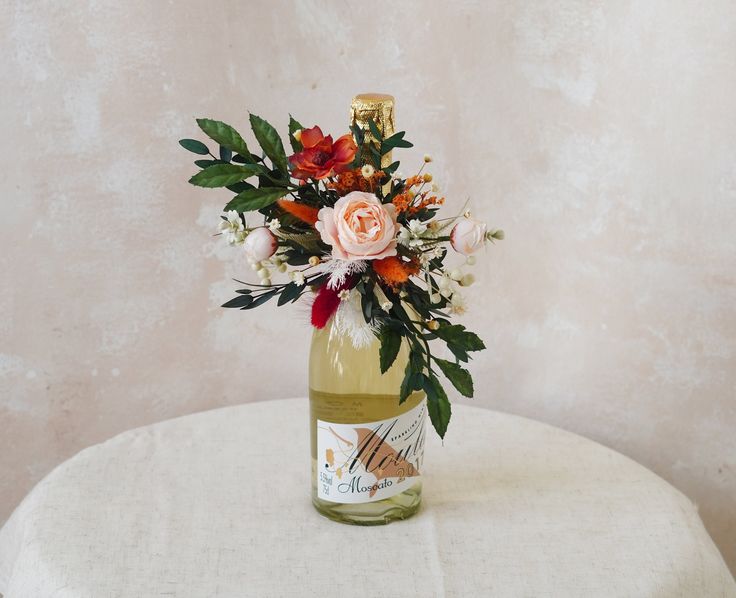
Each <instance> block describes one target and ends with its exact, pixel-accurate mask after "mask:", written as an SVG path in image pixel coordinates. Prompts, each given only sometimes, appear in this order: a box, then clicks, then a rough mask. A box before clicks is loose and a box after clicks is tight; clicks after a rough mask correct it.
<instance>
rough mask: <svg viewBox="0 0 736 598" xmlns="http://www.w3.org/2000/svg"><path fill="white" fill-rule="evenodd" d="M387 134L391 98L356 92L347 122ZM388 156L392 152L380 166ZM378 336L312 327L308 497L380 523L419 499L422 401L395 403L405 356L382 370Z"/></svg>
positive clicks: (323, 509)
mask: <svg viewBox="0 0 736 598" xmlns="http://www.w3.org/2000/svg"><path fill="white" fill-rule="evenodd" d="M370 120H373V121H374V122H375V123H376V125H377V126H378V129H379V131H381V134H382V135H383V136H384V138H385V137H389V136H390V135H392V134H393V133H394V99H393V97H391V96H389V95H383V94H362V95H358V96H355V98H353V102H352V105H351V108H350V121H351V125H357V126H359V127H360V128H361V129H363V131H364V132H365V140H364V142H365V143H366V144H371V143H374V141H375V140H374V139H373V135H372V134H371V132H370V127H369V121H370ZM390 163H391V155H390V152H389V153H388V154H386V155H384V156H383V157H382V163H381V166H382V167H386V166H388V165H389V164H390ZM379 347H380V343H379V341H378V339H373V340H372V342H371V343H370V344H369V345H368V346H366V347H363V348H356V347H354V346H353V343H352V341H351V340H350V338H348V337H347V336H345V335H343V334H340V333H339V332H338V331H337V329H336V328H335V327H334V326H333V323H332V322H331V323H329V324H328V325H327V326H326V327H325V328H324V329H322V330H315V331H314V336H313V337H312V348H311V353H310V357H309V404H310V413H311V436H312V502H313V503H314V506H315V508H316V509H317V510H318V511H319V512H320V513H321V514H323V515H325V516H326V517H329V518H330V519H334V520H335V521H341V522H344V523H354V524H358V525H378V524H382V523H389V522H391V521H394V520H396V519H406V518H407V517H410V516H411V515H413V514H414V513H415V512H416V511H417V510H418V509H419V505H420V502H421V494H422V482H421V478H420V475H419V474H420V472H421V469H422V458H423V455H424V438H425V419H426V402H425V400H424V399H425V396H424V393H422V392H414V393H413V394H411V395H410V396H409V397H408V398H407V400H406V401H404V402H403V403H401V404H399V390H400V388H401V382H402V380H403V378H404V369H405V368H406V363H407V360H408V357H409V355H408V353H409V352H408V349H407V347H406V346H405V345H404V344H402V347H401V350H400V351H399V355H398V357H397V358H396V361H395V362H394V364H393V366H392V367H391V368H390V369H389V370H388V371H387V372H386V373H385V374H381V370H380V365H379V358H378V353H379Z"/></svg>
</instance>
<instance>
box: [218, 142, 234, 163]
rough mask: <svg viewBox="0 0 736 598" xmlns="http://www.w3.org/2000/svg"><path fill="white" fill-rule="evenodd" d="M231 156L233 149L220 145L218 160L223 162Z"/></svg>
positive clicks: (228, 160)
mask: <svg viewBox="0 0 736 598" xmlns="http://www.w3.org/2000/svg"><path fill="white" fill-rule="evenodd" d="M232 158H233V151H232V150H231V149H228V148H226V147H225V146H224V145H221V146H220V160H222V161H223V162H230V160H232Z"/></svg>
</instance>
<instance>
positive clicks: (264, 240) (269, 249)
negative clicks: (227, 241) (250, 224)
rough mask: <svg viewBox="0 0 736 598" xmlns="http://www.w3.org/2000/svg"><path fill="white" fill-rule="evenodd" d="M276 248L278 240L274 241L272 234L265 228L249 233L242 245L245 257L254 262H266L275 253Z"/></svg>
mask: <svg viewBox="0 0 736 598" xmlns="http://www.w3.org/2000/svg"><path fill="white" fill-rule="evenodd" d="M278 246H279V242H278V239H276V237H275V236H274V234H273V233H272V232H271V231H270V230H268V229H267V228H266V227H265V226H261V227H259V228H255V229H253V230H252V231H250V233H249V234H248V236H247V237H246V238H245V243H243V249H245V255H247V256H248V257H249V258H250V259H252V260H253V261H254V262H260V261H262V260H267V259H268V258H270V257H271V256H272V255H273V254H274V253H276V249H277V248H278Z"/></svg>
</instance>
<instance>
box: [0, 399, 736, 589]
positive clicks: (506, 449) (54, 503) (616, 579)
mask: <svg viewBox="0 0 736 598" xmlns="http://www.w3.org/2000/svg"><path fill="white" fill-rule="evenodd" d="M453 411H454V414H453V421H452V424H451V425H450V430H449V432H448V434H447V437H446V438H445V441H444V446H443V444H442V443H441V442H440V441H439V439H438V438H436V437H435V435H434V433H432V434H429V435H428V437H429V442H428V446H427V452H426V454H425V470H426V476H425V478H424V503H423V506H422V508H421V510H420V511H419V513H418V514H417V515H416V516H415V517H414V518H412V519H409V520H407V521H402V522H397V523H393V524H391V525H388V526H378V527H354V526H347V525H342V524H338V523H333V522H332V521H329V520H327V519H324V518H322V517H321V516H320V515H318V514H317V513H316V512H315V511H314V510H313V509H312V506H311V504H310V499H309V463H310V461H309V444H308V441H309V438H308V436H309V435H308V427H309V426H308V403H307V400H306V399H291V400H281V401H271V402H262V403H251V404H247V405H242V406H238V407H230V408H224V409H218V410H214V411H209V412H204V413H198V414H195V415H190V416H186V417H181V418H178V419H174V420H170V421H166V422H163V423H160V424H156V425H153V426H148V427H144V428H139V429H136V430H132V431H130V432H126V433H124V434H121V435H119V436H117V437H115V438H113V439H112V440H109V441H107V442H105V443H103V444H100V445H97V446H93V447H91V448H88V449H86V450H84V451H82V452H81V453H79V454H78V455H77V456H75V457H74V458H72V459H71V460H69V461H67V462H66V463H64V464H62V465H61V466H60V467H58V468H57V469H56V470H55V471H53V472H52V473H51V474H50V475H49V476H47V477H46V478H45V479H44V480H43V481H42V482H41V483H39V484H38V485H37V486H36V488H35V489H34V490H33V491H32V492H31V493H30V494H29V495H28V497H26V499H25V500H24V501H23V502H22V503H21V505H20V506H19V507H18V508H17V509H16V511H15V513H14V514H13V515H12V517H11V519H10V520H9V521H8V522H7V523H6V525H5V526H4V527H3V529H2V530H1V531H0V593H3V594H4V595H5V598H45V597H50V596H54V597H57V596H58V597H63V598H82V597H84V598H116V597H126V598H133V597H135V598H139V597H143V598H149V597H157V596H166V597H177V598H181V597H192V598H195V597H196V598H212V597H232V598H236V597H237V598H242V597H244V596H257V597H269V596H298V597H303V596H320V597H329V596H339V597H343V596H354V597H356V598H360V597H363V596H372V597H376V596H387V597H389V596H390V597H397V596H420V597H422V598H426V597H431V596H471V597H476V596H478V597H479V596H513V597H519V596H525V597H526V596H528V597H539V596H554V597H566V598H567V597H572V596H581V597H583V596H584V597H586V598H587V597H592V596H595V597H597V598H600V597H605V596H626V597H640V596H641V597H644V596H647V597H662V598H665V597H667V598H672V597H675V596H683V597H688V598H692V597H695V596H697V597H701V596H703V597H706V596H707V597H710V596H736V584H735V583H734V580H733V578H732V577H731V576H730V574H729V572H728V570H727V569H726V566H725V565H724V562H723V560H722V558H721V556H720V554H719V553H718V551H717V549H716V548H715V546H714V545H713V543H712V541H711V539H710V537H709V536H708V534H707V533H706V532H705V529H704V528H703V525H702V523H701V521H700V519H699V517H698V514H697V511H696V509H695V507H694V506H693V504H692V503H691V502H690V501H689V500H688V499H687V498H686V497H685V496H683V495H682V494H681V493H680V492H678V491H677V490H675V489H674V488H672V487H671V486H670V485H668V484H667V483H666V482H664V481H663V480H662V479H660V478H659V477H657V476H656V475H654V474H653V473H651V472H650V471H648V470H646V469H645V468H643V467H641V466H640V465H637V464H636V463H634V462H632V461H631V460H629V459H627V458H625V457H623V456H622V455H620V454H617V453H615V452H613V451H611V450H609V449H606V448H604V447H602V446H600V445H598V444H595V443H593V442H591V441H589V440H586V439H584V438H581V437H579V436H575V435H573V434H570V433H567V432H564V431H562V430H559V429H556V428H553V427H550V426H547V425H544V424H541V423H537V422H534V421H531V420H528V419H524V418H521V417H516V416H512V415H506V414H502V413H497V412H493V411H488V410H482V409H477V408H473V407H464V406H455V407H454V408H453Z"/></svg>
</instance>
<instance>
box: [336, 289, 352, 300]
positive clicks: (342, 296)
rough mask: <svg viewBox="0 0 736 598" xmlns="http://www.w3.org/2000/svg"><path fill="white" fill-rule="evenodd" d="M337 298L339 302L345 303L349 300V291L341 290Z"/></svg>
mask: <svg viewBox="0 0 736 598" xmlns="http://www.w3.org/2000/svg"><path fill="white" fill-rule="evenodd" d="M337 296H338V297H339V298H340V301H347V300H348V299H350V291H349V290H348V289H343V290H342V291H340V292H339V293H338V294H337Z"/></svg>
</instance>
